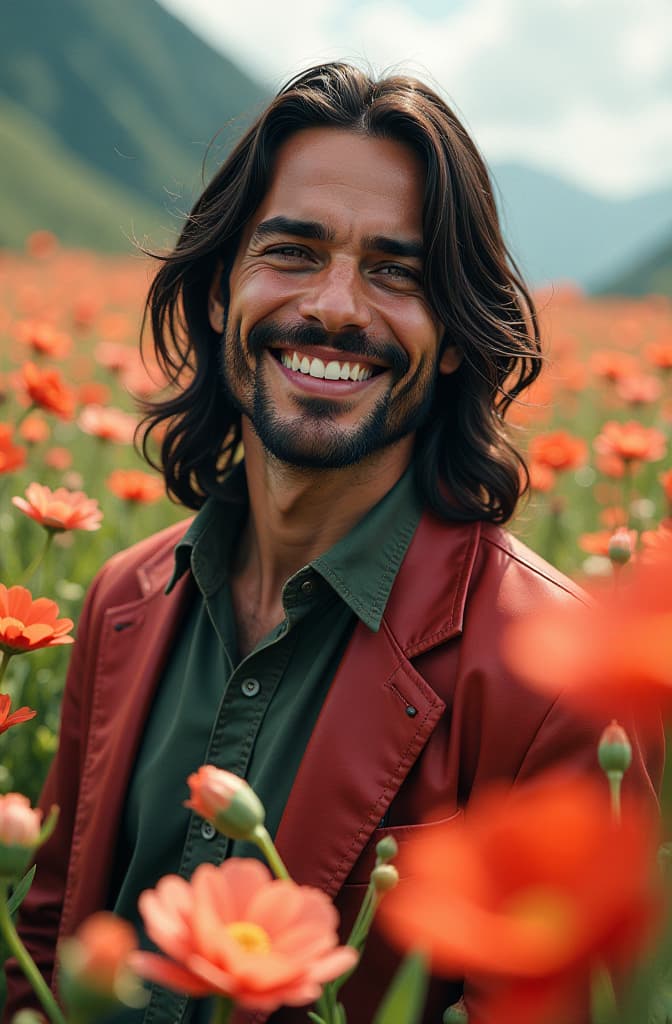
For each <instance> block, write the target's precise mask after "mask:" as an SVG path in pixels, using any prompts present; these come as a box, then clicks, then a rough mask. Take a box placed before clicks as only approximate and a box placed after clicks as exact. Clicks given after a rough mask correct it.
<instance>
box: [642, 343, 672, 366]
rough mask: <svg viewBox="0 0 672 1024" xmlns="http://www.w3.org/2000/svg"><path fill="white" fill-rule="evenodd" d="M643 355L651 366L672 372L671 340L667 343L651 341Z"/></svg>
mask: <svg viewBox="0 0 672 1024" xmlns="http://www.w3.org/2000/svg"><path fill="white" fill-rule="evenodd" d="M644 355H645V356H646V358H647V359H648V360H649V362H650V363H651V364H652V365H653V366H657V367H658V368H659V369H661V370H672V338H671V339H670V340H669V341H652V342H651V344H650V345H647V346H646V348H645V349H644Z"/></svg>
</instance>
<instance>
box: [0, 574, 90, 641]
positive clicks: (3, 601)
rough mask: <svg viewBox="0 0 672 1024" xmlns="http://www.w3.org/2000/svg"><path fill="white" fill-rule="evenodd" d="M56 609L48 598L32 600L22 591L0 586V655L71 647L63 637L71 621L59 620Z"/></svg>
mask: <svg viewBox="0 0 672 1024" xmlns="http://www.w3.org/2000/svg"><path fill="white" fill-rule="evenodd" d="M57 616H58V605H57V604H56V602H55V601H50V600H49V598H48V597H38V598H37V600H36V601H33V596H32V594H31V593H30V591H29V590H26V588H25V587H10V588H9V589H7V587H6V586H5V585H4V583H0V651H4V652H5V653H6V654H21V653H23V652H24V651H36V650H38V649H39V648H40V647H56V646H58V645H60V644H72V643H74V642H75V641H74V638H73V637H71V636H67V634H68V633H69V632H70V630H71V629H72V627H73V622H72V619H59V618H57Z"/></svg>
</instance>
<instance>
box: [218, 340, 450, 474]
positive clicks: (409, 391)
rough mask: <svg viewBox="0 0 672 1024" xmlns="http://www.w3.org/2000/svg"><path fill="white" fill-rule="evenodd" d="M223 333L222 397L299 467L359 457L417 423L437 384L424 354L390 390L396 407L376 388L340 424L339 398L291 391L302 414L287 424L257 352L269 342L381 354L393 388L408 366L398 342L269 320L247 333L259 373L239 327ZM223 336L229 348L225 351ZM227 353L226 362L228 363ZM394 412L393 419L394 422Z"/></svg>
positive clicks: (278, 454) (267, 444)
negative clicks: (397, 389)
mask: <svg viewBox="0 0 672 1024" xmlns="http://www.w3.org/2000/svg"><path fill="white" fill-rule="evenodd" d="M224 338H226V341H225V343H224V342H223V344H222V349H221V350H220V370H221V380H222V384H223V388H224V391H225V395H226V398H227V400H228V401H229V402H231V403H232V404H233V405H234V407H235V408H236V409H237V410H238V411H239V412H240V413H242V414H243V415H244V416H247V417H248V419H249V420H250V421H251V423H252V426H253V428H254V431H255V433H256V434H257V436H258V437H259V440H260V441H261V443H262V444H263V446H264V448H265V449H266V451H268V452H269V453H270V454H271V455H273V456H274V457H275V458H276V459H278V460H279V461H281V462H284V463H286V464H288V465H291V466H295V467H298V468H303V469H344V468H345V467H347V466H353V465H356V464H357V463H359V462H362V461H363V460H364V459H366V458H368V457H369V456H371V455H373V454H374V453H375V452H377V451H380V450H382V449H384V448H387V447H388V446H389V445H392V444H394V443H395V442H396V441H399V440H400V439H401V438H403V437H406V436H407V435H408V434H410V433H413V432H414V431H416V430H418V429H419V428H420V427H421V426H422V425H423V424H424V423H425V422H426V421H427V419H428V417H429V415H430V412H431V409H432V405H433V402H434V395H435V391H436V375H437V374H436V371H437V368H436V363H434V365H433V366H432V367H431V368H430V367H429V366H428V365H427V360H426V359H424V358H423V360H421V362H420V364H419V366H418V369H417V370H416V373H415V374H414V376H413V378H412V380H410V381H408V382H407V384H406V386H405V387H404V389H403V393H402V394H401V395H400V396H397V397H396V398H395V406H396V405H398V404H400V403H401V408H400V409H399V411H398V413H397V411H396V410H391V409H390V396H389V392H388V393H386V394H383V395H381V397H380V399H379V400H378V402H377V403H376V404H375V406H374V407H373V409H372V410H371V411H370V413H369V414H368V415H367V416H366V417H365V419H363V420H362V421H361V423H359V424H358V426H357V427H356V428H354V429H350V430H344V429H342V428H340V427H339V426H338V424H337V416H338V413H339V412H340V411H343V408H344V400H343V399H340V400H333V399H329V398H321V397H317V396H307V395H306V396H300V397H297V398H296V399H295V401H296V404H297V406H298V407H299V408H300V410H301V411H302V413H303V414H304V417H303V419H302V420H301V421H299V422H296V423H290V424H287V423H285V422H283V420H282V419H281V418H280V417H279V416H278V415H277V413H276V410H275V408H274V405H273V400H272V396H271V395H270V394H269V392H268V388H267V382H266V381H265V379H264V376H263V374H262V373H261V371H260V365H261V358H262V357H263V355H264V353H265V352H266V351H267V350H268V349H269V348H271V347H272V345H273V342H275V343H276V344H277V342H278V341H279V340H282V342H283V343H285V344H286V343H287V342H295V343H296V345H297V348H300V347H301V346H302V345H303V346H307V345H311V346H312V345H329V346H330V347H331V348H336V349H340V350H341V351H343V352H349V353H350V354H351V355H358V356H360V357H362V358H363V359H366V358H367V357H368V358H372V357H373V358H379V359H381V360H383V361H384V362H385V363H386V364H387V365H388V366H390V368H391V371H390V372H391V384H390V388H392V387H393V386H394V384H395V383H396V382H397V381H398V380H399V379H400V378H401V377H402V376H403V375H404V373H406V372H407V370H408V357H407V356H406V353H405V352H404V351H403V350H402V349H400V348H399V347H397V346H393V345H380V344H378V345H374V344H373V343H372V342H371V341H370V340H369V339H368V338H367V337H366V336H365V335H363V334H362V333H361V332H355V333H348V334H345V333H344V334H341V335H329V334H328V333H327V332H326V331H324V330H323V329H322V328H321V327H318V326H311V325H308V324H306V325H303V324H300V325H292V326H290V327H287V326H281V325H276V324H273V323H266V324H260V325H258V326H257V327H255V328H253V329H252V330H251V331H250V334H249V339H248V345H249V350H250V352H251V353H252V354H254V355H255V356H256V359H257V364H256V366H257V369H256V373H253V372H252V371H251V370H250V367H249V365H248V364H247V362H246V360H245V354H244V352H243V349H242V344H241V339H240V330H239V329H238V328H237V329H236V333H235V335H234V336H233V337H228V338H227V332H226V331H225V334H224ZM224 344H226V345H227V346H228V348H229V351H228V352H227V353H226V354H225V352H224ZM271 358H273V357H271ZM227 360H228V362H229V365H230V367H231V370H229V369H228V365H227ZM428 371H429V372H428ZM423 378H426V380H425V382H424V386H421V385H420V381H421V380H422V379H423ZM238 383H240V384H242V388H241V392H242V394H244V393H245V391H246V390H248V391H249V389H250V387H251V389H252V396H253V397H252V399H251V401H250V402H246V401H245V400H244V398H243V397H241V395H240V394H236V390H235V386H236V384H238ZM246 385H247V388H246ZM418 389H420V397H419V400H416V401H415V402H413V393H414V392H415V391H416V390H418ZM416 397H417V396H416ZM404 405H405V406H406V408H405V409H404ZM391 412H392V413H393V417H392V418H391V416H390V413H391ZM395 419H397V420H398V422H394V420H395Z"/></svg>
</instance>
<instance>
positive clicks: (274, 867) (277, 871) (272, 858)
mask: <svg viewBox="0 0 672 1024" xmlns="http://www.w3.org/2000/svg"><path fill="white" fill-rule="evenodd" d="M250 841H251V842H253V843H254V845H255V846H256V847H257V848H258V849H259V850H261V852H262V853H263V855H264V857H265V858H266V860H267V861H268V866H269V867H270V869H271V871H272V872H273V874H274V875H275V877H276V878H289V877H290V876H289V871H288V870H287V868H286V867H285V865H284V864H283V862H282V860H281V858H280V854H279V853H278V851H277V850H276V848H275V843H274V842H273V840H272V839H271V837H270V835H269V834H268V831H267V829H266V827H265V826H264V825H257V827H256V828H255V829H254V832H253V833H252V835H251V836H250Z"/></svg>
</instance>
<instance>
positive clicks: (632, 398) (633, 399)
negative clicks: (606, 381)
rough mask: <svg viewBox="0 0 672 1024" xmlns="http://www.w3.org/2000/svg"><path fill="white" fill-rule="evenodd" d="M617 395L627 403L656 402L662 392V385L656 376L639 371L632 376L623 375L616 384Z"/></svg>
mask: <svg viewBox="0 0 672 1024" xmlns="http://www.w3.org/2000/svg"><path fill="white" fill-rule="evenodd" d="M616 390H617V392H618V394H619V397H620V398H622V399H623V401H624V402H628V404H629V405H646V404H648V403H649V402H657V401H658V399H659V398H660V396H661V395H662V393H663V385H662V384H661V383H660V381H659V379H658V378H657V377H651V376H648V375H647V374H645V373H640V374H637V375H635V376H632V377H624V378H623V380H620V381H619V382H618V384H617V386H616Z"/></svg>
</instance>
